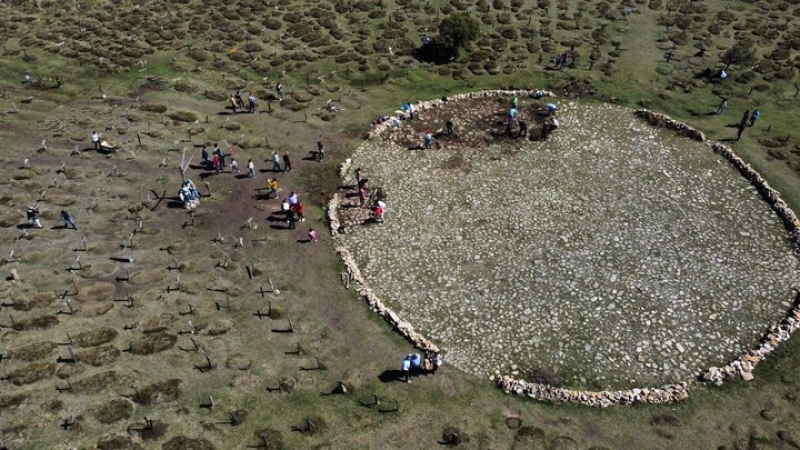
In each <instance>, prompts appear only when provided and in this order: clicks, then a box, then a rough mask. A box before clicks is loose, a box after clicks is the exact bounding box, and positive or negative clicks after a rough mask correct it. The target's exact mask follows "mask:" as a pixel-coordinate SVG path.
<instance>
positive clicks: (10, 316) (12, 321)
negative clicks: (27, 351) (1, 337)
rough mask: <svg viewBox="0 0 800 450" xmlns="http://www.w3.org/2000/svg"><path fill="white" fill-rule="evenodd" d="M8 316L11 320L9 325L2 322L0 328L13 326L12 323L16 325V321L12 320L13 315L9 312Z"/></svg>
mask: <svg viewBox="0 0 800 450" xmlns="http://www.w3.org/2000/svg"><path fill="white" fill-rule="evenodd" d="M8 318H9V319H10V320H11V325H3V324H0V328H13V327H14V325H16V324H17V323H16V322H15V321H14V316H12V315H11V314H9V315H8Z"/></svg>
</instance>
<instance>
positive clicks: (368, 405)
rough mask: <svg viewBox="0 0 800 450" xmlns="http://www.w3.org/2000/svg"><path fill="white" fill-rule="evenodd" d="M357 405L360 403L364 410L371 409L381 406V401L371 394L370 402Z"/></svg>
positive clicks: (361, 402)
mask: <svg viewBox="0 0 800 450" xmlns="http://www.w3.org/2000/svg"><path fill="white" fill-rule="evenodd" d="M358 403H360V404H361V406H363V407H365V408H373V407H375V406H379V405H380V404H381V399H380V397H378V396H377V395H375V394H372V401H371V402H365V401H359V402H358Z"/></svg>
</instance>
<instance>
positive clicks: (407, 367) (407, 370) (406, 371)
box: [400, 355, 411, 383]
mask: <svg viewBox="0 0 800 450" xmlns="http://www.w3.org/2000/svg"><path fill="white" fill-rule="evenodd" d="M400 368H401V369H402V370H403V375H404V376H405V379H406V383H411V355H407V356H406V357H405V358H403V362H402V363H401V365H400Z"/></svg>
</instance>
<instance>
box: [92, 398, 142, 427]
mask: <svg viewBox="0 0 800 450" xmlns="http://www.w3.org/2000/svg"><path fill="white" fill-rule="evenodd" d="M132 413H133V403H131V401H130V400H128V399H125V398H115V399H113V400H111V401H109V402H107V403H104V404H103V405H101V406H100V407H99V408H97V409H96V410H95V411H94V414H93V416H94V418H95V419H97V421H98V422H100V423H102V424H109V423H114V422H119V421H120V420H123V419H130V417H131V414H132Z"/></svg>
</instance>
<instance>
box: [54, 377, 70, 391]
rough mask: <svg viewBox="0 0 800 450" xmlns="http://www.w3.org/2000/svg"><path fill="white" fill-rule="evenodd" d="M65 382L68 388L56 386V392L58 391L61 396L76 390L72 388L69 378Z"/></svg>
mask: <svg viewBox="0 0 800 450" xmlns="http://www.w3.org/2000/svg"><path fill="white" fill-rule="evenodd" d="M64 381H66V382H67V387H65V388H62V387H59V385H56V391H58V393H59V394H60V393H62V392H72V391H73V390H74V388H73V387H72V383H70V381H69V378H67V379H65V380H64Z"/></svg>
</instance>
